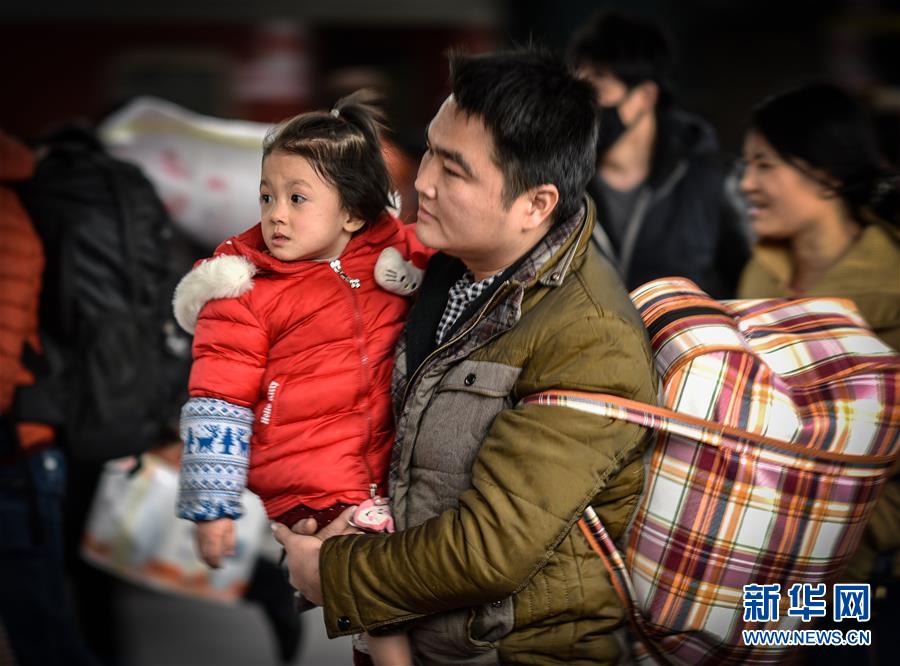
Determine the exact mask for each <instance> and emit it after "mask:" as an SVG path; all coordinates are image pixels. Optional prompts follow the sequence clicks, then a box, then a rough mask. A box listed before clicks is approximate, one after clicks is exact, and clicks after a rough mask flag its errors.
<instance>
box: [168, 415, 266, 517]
mask: <svg viewBox="0 0 900 666" xmlns="http://www.w3.org/2000/svg"><path fill="white" fill-rule="evenodd" d="M252 431H253V411H252V410H250V409H248V408H247V407H240V406H238V405H233V404H231V403H229V402H225V401H224V400H216V399H214V398H191V399H190V400H188V401H187V402H186V403H185V405H184V407H182V409H181V439H182V441H183V442H184V451H183V453H182V456H181V474H180V478H179V488H178V502H177V504H176V508H175V511H176V513H177V515H178V517H179V518H186V519H188V520H193V521H206V520H216V519H218V518H240V517H241V515H242V514H243V507H242V506H241V493H242V492H243V491H244V488H245V487H246V485H247V469H248V468H249V466H250V435H251V433H252Z"/></svg>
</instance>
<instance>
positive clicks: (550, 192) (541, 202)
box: [523, 183, 559, 231]
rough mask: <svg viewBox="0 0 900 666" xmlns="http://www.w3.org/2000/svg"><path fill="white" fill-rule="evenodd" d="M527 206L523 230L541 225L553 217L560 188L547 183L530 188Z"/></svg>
mask: <svg viewBox="0 0 900 666" xmlns="http://www.w3.org/2000/svg"><path fill="white" fill-rule="evenodd" d="M525 196H526V197H527V200H526V201H527V206H526V208H525V220H524V225H523V230H528V231H530V230H532V229H537V228H538V227H540V226H541V225H542V224H543V223H544V222H546V221H547V220H550V219H552V217H553V213H554V212H555V211H556V206H557V204H559V190H558V189H556V185H551V184H550V183H546V184H544V185H538V186H537V187H535V188H532V189H530V190H528V192H527V193H526V195H525Z"/></svg>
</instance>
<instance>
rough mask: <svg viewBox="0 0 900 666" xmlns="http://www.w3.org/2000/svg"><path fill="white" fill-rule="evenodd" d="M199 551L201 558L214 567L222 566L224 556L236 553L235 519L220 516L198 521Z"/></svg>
mask: <svg viewBox="0 0 900 666" xmlns="http://www.w3.org/2000/svg"><path fill="white" fill-rule="evenodd" d="M196 537H197V552H198V553H199V554H200V558H201V559H202V560H203V561H204V562H206V564H208V565H209V566H211V567H212V568H213V569H218V568H219V567H221V566H222V558H223V557H225V556H228V555H234V552H235V536H234V521H233V520H232V519H231V518H219V519H218V520H207V521H203V522H198V523H197V532H196Z"/></svg>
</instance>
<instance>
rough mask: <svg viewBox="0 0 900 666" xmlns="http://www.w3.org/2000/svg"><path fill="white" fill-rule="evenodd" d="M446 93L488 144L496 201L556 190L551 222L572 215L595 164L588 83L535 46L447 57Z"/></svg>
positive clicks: (593, 117) (591, 95)
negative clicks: (497, 185)
mask: <svg viewBox="0 0 900 666" xmlns="http://www.w3.org/2000/svg"><path fill="white" fill-rule="evenodd" d="M450 89H451V92H452V93H453V97H454V99H455V101H456V104H457V105H458V106H459V108H460V110H461V111H463V112H464V113H466V114H468V115H471V116H477V117H478V118H479V119H480V120H481V121H482V122H483V123H484V125H485V127H486V128H487V129H488V131H489V132H490V133H491V136H492V138H493V140H494V156H493V157H494V161H495V163H496V164H497V166H498V167H499V168H500V170H501V172H502V173H503V203H504V205H505V206H510V205H511V204H512V202H513V201H514V200H515V199H516V197H518V196H519V195H521V194H522V193H524V192H526V191H528V190H529V189H531V188H533V187H537V186H538V185H544V184H552V185H555V186H556V188H557V189H558V190H559V203H558V204H557V208H556V212H555V221H556V222H559V221H561V220H565V219H567V218H569V217H571V216H572V215H574V214H575V213H576V212H577V211H578V208H579V207H580V206H581V198H582V195H583V193H584V190H585V187H586V186H587V183H588V181H589V180H590V178H591V176H592V175H593V173H594V171H595V169H596V164H597V156H596V145H597V126H598V125H597V117H598V116H597V111H598V108H597V101H596V94H595V92H594V90H593V88H592V87H591V86H590V84H588V83H586V82H584V81H581V80H579V79H578V78H576V77H575V76H574V74H573V72H572V71H571V70H570V69H569V67H568V66H566V64H565V63H564V62H563V61H561V60H559V59H558V58H555V57H554V56H552V55H551V54H549V53H548V52H545V51H541V50H538V49H533V48H532V49H521V50H515V51H504V52H496V53H488V54H483V55H463V54H451V55H450Z"/></svg>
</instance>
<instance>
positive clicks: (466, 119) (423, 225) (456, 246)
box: [415, 95, 527, 274]
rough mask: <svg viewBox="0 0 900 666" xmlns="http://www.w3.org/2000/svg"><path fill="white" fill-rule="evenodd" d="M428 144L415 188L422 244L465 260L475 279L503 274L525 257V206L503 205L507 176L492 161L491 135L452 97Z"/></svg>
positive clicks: (433, 123) (433, 125)
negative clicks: (481, 270) (492, 273)
mask: <svg viewBox="0 0 900 666" xmlns="http://www.w3.org/2000/svg"><path fill="white" fill-rule="evenodd" d="M427 139H428V149H427V151H426V152H425V155H423V156H422V162H421V164H420V165H419V173H418V176H417V177H416V183H415V185H416V191H417V192H418V194H419V215H418V225H417V226H416V235H417V236H418V237H419V240H420V241H422V242H423V243H424V244H425V245H427V246H429V247H433V248H436V249H438V250H441V251H443V252H445V253H446V254H449V255H451V256H454V257H457V258H459V259H461V260H462V261H463V263H465V264H466V265H467V266H468V267H469V268H470V269H472V270H473V271H475V272H476V274H477V273H478V270H476V269H477V268H481V267H484V269H485V270H488V271H489V270H492V269H493V268H494V267H496V268H497V269H498V270H499V269H503V268H505V265H504V263H505V262H506V261H507V260H508V261H509V263H512V261H514V260H515V259H517V258H518V257H519V256H520V255H521V252H520V251H519V249H518V244H520V243H521V238H520V237H521V232H520V229H519V228H518V226H517V220H518V219H519V217H520V216H519V215H518V214H519V213H520V209H521V202H520V201H519V200H516V201H514V202H513V204H512V205H511V206H510V207H509V208H506V207H504V205H503V174H502V172H501V171H500V168H499V167H498V166H497V164H496V163H495V162H494V161H493V154H494V140H493V137H492V136H491V133H490V132H489V131H488V129H487V128H486V127H485V126H484V124H483V123H482V121H481V120H480V119H479V118H477V117H475V116H467V115H466V114H465V113H463V112H462V111H461V110H460V109H459V107H458V106H457V104H456V102H455V101H454V99H453V96H452V95H451V96H450V97H448V98H447V99H446V100H445V101H444V103H443V105H441V108H440V109H439V110H438V112H437V115H436V116H435V117H434V119H433V120H432V121H431V124H430V125H429V127H428V133H427ZM520 199H521V197H520ZM525 249H527V248H525ZM517 253H518V254H517ZM510 255H512V256H511V257H510Z"/></svg>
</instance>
